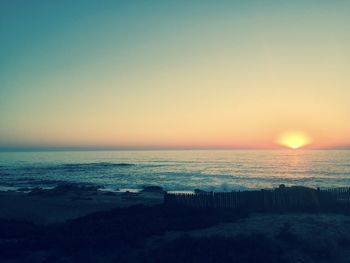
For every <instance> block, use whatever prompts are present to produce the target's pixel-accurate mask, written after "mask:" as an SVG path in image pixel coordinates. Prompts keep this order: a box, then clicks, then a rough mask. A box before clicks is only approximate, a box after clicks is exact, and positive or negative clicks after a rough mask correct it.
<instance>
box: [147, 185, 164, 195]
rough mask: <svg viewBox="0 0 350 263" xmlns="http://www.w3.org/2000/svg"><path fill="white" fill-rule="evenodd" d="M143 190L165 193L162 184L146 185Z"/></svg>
mask: <svg viewBox="0 0 350 263" xmlns="http://www.w3.org/2000/svg"><path fill="white" fill-rule="evenodd" d="M141 192H148V193H164V190H163V187H160V186H156V185H154V186H146V187H144V188H143V189H142V191H141Z"/></svg>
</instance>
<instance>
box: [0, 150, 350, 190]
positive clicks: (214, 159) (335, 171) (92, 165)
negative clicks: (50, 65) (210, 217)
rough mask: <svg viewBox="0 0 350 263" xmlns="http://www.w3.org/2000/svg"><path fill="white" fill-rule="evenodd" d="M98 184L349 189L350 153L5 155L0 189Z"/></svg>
mask: <svg viewBox="0 0 350 263" xmlns="http://www.w3.org/2000/svg"><path fill="white" fill-rule="evenodd" d="M66 181H69V182H79V183H94V184H98V185H101V186H104V187H105V188H107V189H117V188H118V189H140V188H142V187H143V186H146V185H160V186H163V187H164V188H165V189H167V190H180V191H187V190H193V189H195V188H201V189H206V190H217V191H219V190H220V191H230V190H233V189H247V188H249V189H256V188H269V187H277V186H278V185H279V184H286V185H305V186H311V187H340V186H350V151H349V150H339V151H336V150H327V151H302V150H300V151H288V150H286V151H261V150H260V151H245V150H244V151H243V150H233V151H227V150H226V151H224V150H222V151H210V150H207V151H70V152H2V153H0V188H1V189H15V188H21V187H36V186H40V187H53V186H55V185H57V184H58V183H61V182H66Z"/></svg>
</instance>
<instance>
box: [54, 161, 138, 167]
mask: <svg viewBox="0 0 350 263" xmlns="http://www.w3.org/2000/svg"><path fill="white" fill-rule="evenodd" d="M130 166H135V164H133V163H109V162H99V163H69V164H62V165H58V167H61V168H110V167H130Z"/></svg>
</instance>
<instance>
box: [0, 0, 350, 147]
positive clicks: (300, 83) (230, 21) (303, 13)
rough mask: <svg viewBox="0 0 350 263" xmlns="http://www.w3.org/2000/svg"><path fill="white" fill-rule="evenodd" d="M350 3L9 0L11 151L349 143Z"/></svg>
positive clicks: (5, 81) (3, 50) (5, 139)
mask: <svg viewBox="0 0 350 263" xmlns="http://www.w3.org/2000/svg"><path fill="white" fill-rule="evenodd" d="M349 13H350V1H337V0H334V1H323V0H318V1H308V0H303V1H301V0H293V1H281V0H279V1H269V0H267V1H254V0H252V1H205V0H201V1H191V0H189V1H181V0H179V1H166V0H161V1H153V0H151V1H133V0H128V1H122V0H120V1H106V0H101V1H97V0H96V1H87V0H86V1H79V0H76V1H67V0H61V1H36V0H31V1H25V0H22V1H19V0H0V148H1V147H2V148H6V147H68V146H69V147H95V146H96V147H120V148H138V147H139V148H276V147H278V146H277V145H276V140H277V138H278V137H279V136H280V135H281V134H284V133H286V132H289V131H298V132H302V133H305V134H307V135H308V136H309V137H310V138H312V143H311V144H310V147H311V148H346V147H348V146H349V145H350V121H349V120H350V119H349V118H350V34H349V32H350V16H349Z"/></svg>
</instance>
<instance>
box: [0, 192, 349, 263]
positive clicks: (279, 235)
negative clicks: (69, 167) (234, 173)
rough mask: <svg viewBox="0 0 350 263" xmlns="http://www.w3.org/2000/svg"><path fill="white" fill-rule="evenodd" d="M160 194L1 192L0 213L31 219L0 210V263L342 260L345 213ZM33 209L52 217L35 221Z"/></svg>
mask: <svg viewBox="0 0 350 263" xmlns="http://www.w3.org/2000/svg"><path fill="white" fill-rule="evenodd" d="M162 194H163V191H162V189H161V188H157V187H150V188H145V189H144V191H142V192H140V193H106V192H103V191H99V190H98V189H97V188H94V187H92V186H76V185H75V186H72V185H71V186H68V185H65V186H62V185H61V186H59V187H57V188H55V189H52V190H42V189H34V190H33V191H31V192H30V193H13V192H3V193H1V195H0V204H1V207H2V208H3V207H5V206H11V203H7V202H11V201H12V205H13V206H20V205H21V202H22V210H24V211H27V212H29V211H31V212H32V214H31V215H32V218H31V217H28V218H25V217H24V214H23V215H21V217H18V215H16V211H15V210H16V209H15V208H13V209H14V210H13V211H12V212H13V213H12V214H11V213H10V212H11V211H10V210H9V209H7V213H5V212H4V211H2V212H1V213H0V218H1V219H0V262H8V263H10V262H11V263H12V262H58V263H60V262H62V263H63V262H348V258H349V256H350V216H349V215H348V212H347V211H332V212H327V213H325V212H322V213H321V212H313V213H305V212H293V213H254V214H252V213H248V212H247V211H243V210H236V211H230V210H222V209H221V210H217V209H195V208H186V207H185V206H178V207H169V206H165V205H164V204H163V203H162V198H161V197H162ZM34 203H36V204H37V207H35V206H34V205H33V204H34ZM29 204H31V205H32V206H31V207H27V208H26V209H27V210H26V209H25V208H24V206H26V205H27V206H29ZM69 204H70V205H69ZM52 205H54V207H53V208H51V210H50V211H48V210H46V211H45V209H48V207H50V206H52ZM79 206H80V208H79ZM87 207H88V208H89V209H87ZM20 208H21V207H19V208H18V207H17V209H18V210H21V209H20ZM54 208H56V209H57V210H58V211H57V212H56V213H54V211H55V210H54ZM74 209H76V210H78V211H79V213H78V212H76V213H72V211H73V210H74ZM5 210H6V209H5ZM35 210H37V214H36V215H37V216H38V215H44V214H45V213H53V214H52V215H50V216H47V218H46V219H45V218H43V217H41V218H40V220H38V217H35V216H34V215H35V213H34V212H35ZM65 210H68V212H67V213H66V216H65V217H62V216H61V217H59V216H58V215H59V214H60V213H62V214H64V211H65ZM55 216H58V217H59V218H58V220H54V217H55Z"/></svg>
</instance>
